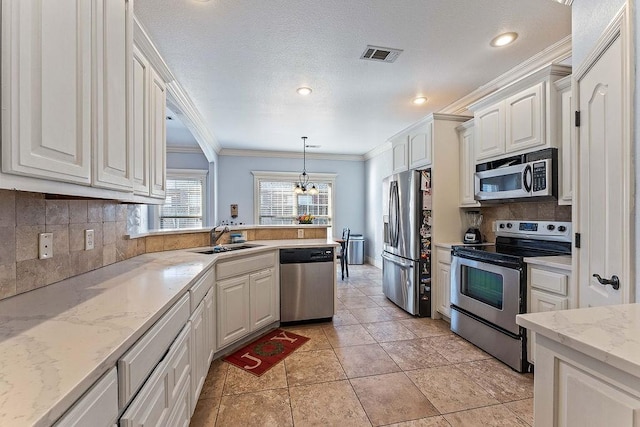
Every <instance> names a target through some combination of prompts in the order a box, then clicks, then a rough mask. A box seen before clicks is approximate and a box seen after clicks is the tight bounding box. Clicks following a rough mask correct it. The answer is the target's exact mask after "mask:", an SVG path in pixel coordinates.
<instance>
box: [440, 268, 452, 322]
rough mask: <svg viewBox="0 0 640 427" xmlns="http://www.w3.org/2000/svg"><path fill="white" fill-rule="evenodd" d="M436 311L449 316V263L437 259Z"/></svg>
mask: <svg viewBox="0 0 640 427" xmlns="http://www.w3.org/2000/svg"><path fill="white" fill-rule="evenodd" d="M437 268H438V273H437V274H438V279H437V282H438V291H437V293H438V311H439V312H440V313H442V314H444V315H445V316H447V317H451V307H450V305H451V265H450V264H446V263H444V262H440V261H438V267H437Z"/></svg>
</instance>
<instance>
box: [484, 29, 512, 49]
mask: <svg viewBox="0 0 640 427" xmlns="http://www.w3.org/2000/svg"><path fill="white" fill-rule="evenodd" d="M517 38H518V33H513V32H511V33H502V34H500V35H498V36H496V37H494V38H493V40H491V43H489V44H490V45H491V46H493V47H502V46H506V45H508V44H511V43H513V42H514V41H515V40H516V39H517Z"/></svg>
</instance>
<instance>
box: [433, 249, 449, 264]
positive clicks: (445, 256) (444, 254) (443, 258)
mask: <svg viewBox="0 0 640 427" xmlns="http://www.w3.org/2000/svg"><path fill="white" fill-rule="evenodd" d="M436 259H437V260H438V262H441V263H444V264H451V249H441V248H437V249H436Z"/></svg>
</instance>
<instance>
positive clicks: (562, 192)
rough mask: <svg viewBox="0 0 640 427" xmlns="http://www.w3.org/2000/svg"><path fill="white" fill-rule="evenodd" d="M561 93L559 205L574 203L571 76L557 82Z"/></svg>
mask: <svg viewBox="0 0 640 427" xmlns="http://www.w3.org/2000/svg"><path fill="white" fill-rule="evenodd" d="M555 85H556V89H557V90H558V92H559V93H560V115H561V119H560V122H561V123H560V156H559V164H560V170H559V174H558V176H559V179H558V204H559V205H570V204H572V203H573V178H572V174H573V135H574V130H575V127H574V118H573V112H574V108H573V93H572V91H571V76H567V77H565V78H564V79H560V80H558V81H557V82H555Z"/></svg>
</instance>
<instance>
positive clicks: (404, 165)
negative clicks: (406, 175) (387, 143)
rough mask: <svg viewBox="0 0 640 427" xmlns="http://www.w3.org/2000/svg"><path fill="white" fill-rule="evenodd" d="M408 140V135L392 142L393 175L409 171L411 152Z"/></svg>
mask: <svg viewBox="0 0 640 427" xmlns="http://www.w3.org/2000/svg"><path fill="white" fill-rule="evenodd" d="M407 140H408V137H407V135H401V136H399V137H396V138H394V139H393V140H392V141H391V153H392V157H393V171H392V172H393V173H399V172H404V171H406V170H408V169H409V151H408V142H407Z"/></svg>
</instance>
